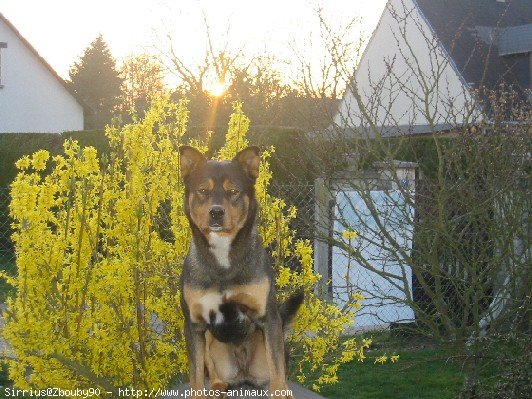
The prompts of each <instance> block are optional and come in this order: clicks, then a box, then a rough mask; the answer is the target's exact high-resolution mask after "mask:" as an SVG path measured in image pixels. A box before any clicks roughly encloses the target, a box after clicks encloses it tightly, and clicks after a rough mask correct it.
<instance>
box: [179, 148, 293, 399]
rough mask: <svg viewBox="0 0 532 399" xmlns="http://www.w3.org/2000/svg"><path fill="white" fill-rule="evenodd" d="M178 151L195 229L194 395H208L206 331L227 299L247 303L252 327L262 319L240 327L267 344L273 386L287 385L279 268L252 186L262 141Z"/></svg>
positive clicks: (191, 268) (188, 328)
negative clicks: (210, 151)
mask: <svg viewBox="0 0 532 399" xmlns="http://www.w3.org/2000/svg"><path fill="white" fill-rule="evenodd" d="M179 152H180V171H181V177H182V179H183V183H184V187H185V200H184V208H185V214H186V216H187V218H188V220H189V222H190V228H191V230H192V241H191V244H190V249H189V252H188V254H187V256H186V258H185V261H184V265H183V272H182V274H181V280H180V286H181V293H182V295H181V308H182V310H183V314H184V319H185V322H184V333H185V341H186V347H187V353H188V359H189V369H190V372H189V374H190V387H191V389H192V390H193V392H194V393H195V394H196V395H195V396H193V397H195V398H203V397H204V396H205V395H204V394H201V393H200V392H202V391H203V392H205V391H204V389H205V359H206V356H205V355H206V336H207V335H211V336H212V332H210V333H209V334H206V332H207V329H208V326H210V328H211V330H210V331H216V330H217V326H220V325H223V323H224V322H225V317H226V316H227V313H228V312H227V310H228V308H225V311H224V307H223V305H224V304H238V305H239V306H242V307H243V308H242V309H244V314H246V315H248V316H249V317H250V320H251V323H250V324H249V326H248V327H249V328H252V325H255V326H257V325H258V326H260V327H261V328H260V329H259V330H257V331H254V332H252V333H249V332H248V333H245V334H242V333H241V332H240V333H236V334H237V335H238V334H240V335H241V338H242V337H244V338H246V334H253V335H256V337H257V338H256V339H254V340H253V342H256V343H257V344H260V349H261V350H263V351H264V353H263V358H264V359H265V363H266V365H267V366H268V367H267V370H268V372H267V374H268V384H269V389H270V392H275V391H281V390H286V389H287V384H286V364H285V351H284V333H283V322H282V319H281V316H280V313H279V307H278V304H277V299H276V290H275V284H274V272H273V268H272V266H271V263H270V260H269V257H268V254H267V253H266V250H265V249H264V247H263V245H262V241H261V238H260V236H259V234H258V230H257V212H258V204H257V200H256V198H255V187H254V186H255V181H256V179H257V177H258V175H259V165H260V152H259V149H258V147H255V146H251V147H248V148H245V149H244V150H242V151H240V152H239V153H238V154H236V156H235V157H234V158H233V159H232V160H231V161H214V160H210V161H208V160H207V159H206V158H205V157H204V156H203V154H201V153H200V152H199V151H198V150H196V149H194V148H193V147H190V146H182V147H180V148H179ZM232 306H234V305H232ZM229 309H230V308H229ZM236 314H237V317H238V313H236ZM237 324H238V323H237ZM231 339H232V338H231ZM249 339H250V338H248V340H249ZM246 341H247V340H246ZM257 350H258V348H255V352H256V351H257ZM263 369H266V368H265V367H264V366H263ZM285 398H292V397H291V396H285Z"/></svg>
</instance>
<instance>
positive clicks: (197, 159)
mask: <svg viewBox="0 0 532 399" xmlns="http://www.w3.org/2000/svg"><path fill="white" fill-rule="evenodd" d="M179 155H180V157H179V166H180V169H181V178H182V179H185V178H186V177H187V176H188V175H189V174H190V172H192V171H193V170H194V169H195V168H197V167H198V166H199V165H201V164H203V163H204V162H206V161H207V160H206V159H205V157H204V156H203V154H202V153H201V152H199V151H198V150H196V149H195V148H194V147H190V146H188V145H182V146H181V147H179Z"/></svg>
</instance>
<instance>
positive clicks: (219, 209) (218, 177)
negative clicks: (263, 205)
mask: <svg viewBox="0 0 532 399" xmlns="http://www.w3.org/2000/svg"><path fill="white" fill-rule="evenodd" d="M179 153H180V155H181V157H180V168H181V177H182V179H183V182H184V184H185V212H186V214H187V216H188V218H189V220H190V221H191V223H192V224H193V225H194V226H195V227H196V228H197V229H198V230H199V231H200V232H201V233H202V234H203V235H205V237H209V234H210V233H216V234H217V235H218V236H222V237H224V236H225V237H229V238H231V239H233V238H234V237H235V236H236V234H237V233H238V232H239V231H240V230H241V229H242V227H244V225H246V223H247V222H248V221H249V220H251V219H254V218H255V213H256V205H255V189H254V185H255V180H256V179H257V177H258V175H259V164H260V154H259V148H258V147H254V146H253V147H248V148H246V149H244V150H242V151H240V152H239V153H238V154H237V155H236V156H235V157H234V158H233V159H232V160H231V161H212V160H211V161H208V160H207V159H205V157H204V156H203V154H201V153H200V152H199V151H198V150H196V149H194V148H192V147H189V146H182V147H180V148H179Z"/></svg>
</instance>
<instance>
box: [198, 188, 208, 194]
mask: <svg viewBox="0 0 532 399" xmlns="http://www.w3.org/2000/svg"><path fill="white" fill-rule="evenodd" d="M198 193H200V194H202V195H207V194H209V190H207V189H206V188H203V187H202V188H200V189H199V190H198Z"/></svg>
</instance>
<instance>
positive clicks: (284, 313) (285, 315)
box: [279, 290, 305, 328]
mask: <svg viewBox="0 0 532 399" xmlns="http://www.w3.org/2000/svg"><path fill="white" fill-rule="evenodd" d="M304 299H305V292H304V291H303V290H298V291H296V292H295V293H293V294H292V295H290V296H289V297H288V299H286V300H285V301H284V302H283V303H281V304H280V305H279V315H280V316H281V320H282V321H283V327H285V328H286V326H288V325H289V324H290V323H291V322H292V320H293V319H294V317H295V315H296V313H297V311H298V309H299V307H300V306H301V304H302V303H303V300H304Z"/></svg>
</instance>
